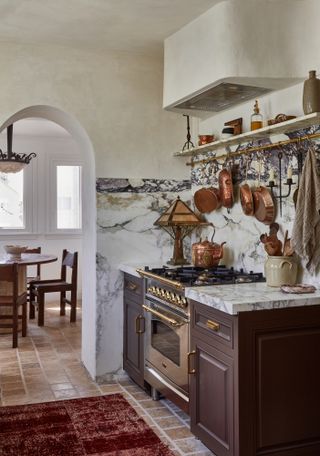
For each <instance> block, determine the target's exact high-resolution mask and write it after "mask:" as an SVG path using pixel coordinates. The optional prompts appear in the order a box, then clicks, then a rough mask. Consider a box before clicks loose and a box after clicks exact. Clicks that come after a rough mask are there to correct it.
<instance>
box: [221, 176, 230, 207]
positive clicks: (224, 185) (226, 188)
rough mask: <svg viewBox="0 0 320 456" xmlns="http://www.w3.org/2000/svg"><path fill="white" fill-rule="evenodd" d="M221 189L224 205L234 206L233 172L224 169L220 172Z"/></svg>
mask: <svg viewBox="0 0 320 456" xmlns="http://www.w3.org/2000/svg"><path fill="white" fill-rule="evenodd" d="M219 190H220V198H221V203H222V206H224V207H227V208H230V207H232V206H233V184H232V176H231V172H230V171H228V170H227V169H223V170H222V171H220V173H219Z"/></svg>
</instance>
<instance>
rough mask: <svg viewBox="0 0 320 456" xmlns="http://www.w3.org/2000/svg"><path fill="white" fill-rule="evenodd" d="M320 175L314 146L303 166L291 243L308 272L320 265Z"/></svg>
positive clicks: (310, 149)
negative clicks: (303, 261) (304, 262)
mask: <svg viewBox="0 0 320 456" xmlns="http://www.w3.org/2000/svg"><path fill="white" fill-rule="evenodd" d="M319 211H320V175H319V172H318V169H317V160H316V153H315V149H314V146H310V148H309V150H308V152H307V156H306V159H305V163H304V166H303V170H302V174H301V179H300V184H299V193H298V200H297V207H296V218H295V221H294V225H293V232H292V238H291V243H292V246H293V248H294V250H295V252H296V253H297V254H298V255H299V256H300V257H301V258H302V259H303V260H305V261H306V267H307V269H308V271H309V272H311V273H314V272H315V270H316V269H317V267H318V266H319V264H320V213H319Z"/></svg>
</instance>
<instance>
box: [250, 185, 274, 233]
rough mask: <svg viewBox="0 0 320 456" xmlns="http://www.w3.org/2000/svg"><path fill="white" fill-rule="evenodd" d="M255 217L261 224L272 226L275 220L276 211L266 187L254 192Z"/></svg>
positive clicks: (260, 187)
mask: <svg viewBox="0 0 320 456" xmlns="http://www.w3.org/2000/svg"><path fill="white" fill-rule="evenodd" d="M253 200H254V215H255V217H256V219H257V220H259V222H262V223H264V224H265V225H271V223H272V222H273V221H274V219H275V215H276V211H275V207H274V202H273V198H272V195H271V193H270V192H269V190H268V189H267V188H266V187H263V186H261V185H260V186H259V187H258V188H257V189H256V190H255V191H254V192H253Z"/></svg>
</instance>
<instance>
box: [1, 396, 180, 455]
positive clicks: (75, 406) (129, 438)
mask: <svg viewBox="0 0 320 456" xmlns="http://www.w3.org/2000/svg"><path fill="white" fill-rule="evenodd" d="M0 455H1V456H85V455H91V456H173V454H172V452H171V451H170V450H169V449H168V448H167V447H166V446H165V445H164V444H163V443H162V442H161V441H160V439H159V437H158V436H157V435H156V434H155V433H154V432H153V431H152V429H150V427H149V426H148V425H147V424H146V423H145V422H144V421H143V419H141V418H139V416H138V415H137V413H136V411H135V410H134V409H133V408H132V407H131V405H130V404H129V403H128V402H127V401H126V400H125V399H124V397H123V396H122V395H121V394H112V395H110V396H97V397H88V398H83V399H72V400H67V401H58V402H45V403H42V404H30V405H21V406H20V405H19V406H10V407H0Z"/></svg>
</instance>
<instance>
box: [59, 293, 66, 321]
mask: <svg viewBox="0 0 320 456" xmlns="http://www.w3.org/2000/svg"><path fill="white" fill-rule="evenodd" d="M65 298H66V292H65V291H61V293H60V315H61V316H63V315H65V314H66V303H65V301H64V300H65Z"/></svg>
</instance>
